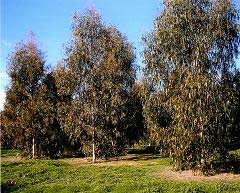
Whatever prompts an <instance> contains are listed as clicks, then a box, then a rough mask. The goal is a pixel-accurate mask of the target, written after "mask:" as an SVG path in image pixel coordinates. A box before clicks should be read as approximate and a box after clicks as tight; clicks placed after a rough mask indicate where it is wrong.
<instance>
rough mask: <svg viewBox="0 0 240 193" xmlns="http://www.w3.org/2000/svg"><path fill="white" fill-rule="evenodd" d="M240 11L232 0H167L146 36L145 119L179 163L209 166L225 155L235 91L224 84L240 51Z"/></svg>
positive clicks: (157, 137)
mask: <svg viewBox="0 0 240 193" xmlns="http://www.w3.org/2000/svg"><path fill="white" fill-rule="evenodd" d="M238 17H239V16H238V12H237V10H236V8H235V7H234V5H233V4H232V2H231V1H229V0H219V1H214V0H165V1H164V9H163V11H162V12H161V13H160V15H159V16H158V17H157V18H156V20H155V23H154V29H153V31H152V32H151V33H149V34H147V35H146V36H145V37H144V38H143V41H144V44H145V50H144V59H145V63H146V68H145V72H144V77H145V81H146V85H147V86H148V88H149V91H150V93H149V94H148V95H147V96H146V103H145V107H144V109H145V119H146V124H147V125H148V127H149V128H150V129H152V133H153V135H154V137H155V138H156V139H157V140H159V141H161V143H163V144H165V145H166V146H168V147H169V146H170V147H171V149H170V154H171V155H172V156H173V158H174V163H175V167H176V169H187V168H200V169H202V170H203V171H204V170H205V169H206V170H208V169H210V168H211V167H213V163H214V161H216V159H218V158H219V157H224V156H225V155H226V146H224V145H223V144H225V142H226V141H228V140H229V139H228V137H227V136H228V135H227V133H229V132H230V130H231V129H230V127H231V121H230V119H231V115H230V114H231V113H230V112H231V109H232V107H233V106H234V105H235V104H236V97H235V96H234V94H233V92H232V90H229V92H227V91H226V90H224V89H223V87H220V85H221V84H222V83H221V82H222V80H223V79H224V78H225V77H227V74H228V73H229V72H231V70H232V69H233V68H234V59H235V57H236V56H237V54H238V46H239V31H238V29H237V19H238ZM219 88H222V89H223V90H220V89H219ZM225 99H227V100H225ZM229 116H230V118H229Z"/></svg>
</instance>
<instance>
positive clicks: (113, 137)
mask: <svg viewBox="0 0 240 193" xmlns="http://www.w3.org/2000/svg"><path fill="white" fill-rule="evenodd" d="M72 33H73V39H72V41H71V42H70V44H69V46H68V47H67V49H66V59H65V61H64V66H63V67H60V69H58V70H57V71H56V73H57V72H59V73H62V72H64V71H65V73H66V74H68V75H69V76H68V75H63V76H61V75H60V74H59V75H57V74H56V75H57V76H58V77H59V79H58V80H57V81H58V83H57V84H58V86H59V87H58V90H59V91H58V92H59V93H63V94H64V95H65V94H67V93H69V94H68V96H69V97H70V98H69V99H70V100H69V101H67V102H66V103H64V105H61V103H60V104H59V106H60V108H59V115H60V120H61V124H62V128H64V129H65V130H66V132H67V133H68V134H69V136H70V138H71V140H72V141H73V142H74V141H78V140H80V141H81V143H82V145H83V146H84V147H83V149H84V150H85V152H86V153H90V152H89V150H91V148H90V147H89V146H90V145H91V143H92V144H93V145H96V147H97V150H96V152H97V153H98V154H99V155H105V156H106V157H107V156H108V155H110V154H112V153H113V154H115V155H116V153H117V152H119V151H122V147H123V145H124V143H125V142H124V136H123V135H124V123H123V122H124V117H125V115H124V111H123V107H124V105H125V104H126V103H127V101H128V97H129V90H130V89H131V87H132V84H133V83H134V78H135V70H134V66H133V61H134V54H133V48H132V45H131V44H130V43H129V42H128V41H127V40H126V38H125V37H124V36H123V35H122V34H121V33H120V32H119V31H118V30H117V29H116V28H115V27H112V26H110V27H109V26H105V25H104V24H103V22H102V21H101V17H100V15H99V13H97V12H96V11H95V10H87V11H86V12H85V13H83V14H75V15H74V17H73V23H72ZM69 77H70V78H69ZM70 79H71V80H70ZM63 82H67V84H68V85H69V84H70V85H71V86H66V85H65V84H64V83H63ZM61 85H62V87H61ZM109 151H111V152H112V153H107V152H109ZM114 152H115V153H114ZM93 153H94V152H93ZM117 154H118V153H117Z"/></svg>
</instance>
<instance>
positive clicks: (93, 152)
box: [92, 128, 96, 164]
mask: <svg viewBox="0 0 240 193" xmlns="http://www.w3.org/2000/svg"><path fill="white" fill-rule="evenodd" d="M94 129H95V128H94ZM92 163H93V164H95V163H96V152H95V131H94V130H93V143H92Z"/></svg>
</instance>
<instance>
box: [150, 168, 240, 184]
mask: <svg viewBox="0 0 240 193" xmlns="http://www.w3.org/2000/svg"><path fill="white" fill-rule="evenodd" d="M154 175H155V176H157V177H159V178H164V179H168V180H169V179H170V180H174V181H188V182H189V181H206V182H209V181H239V182H240V174H232V173H220V174H216V175H213V176H204V175H200V174H196V173H195V172H193V171H192V170H186V171H173V170H172V168H171V167H166V168H165V169H164V170H161V171H159V172H158V173H155V174H154Z"/></svg>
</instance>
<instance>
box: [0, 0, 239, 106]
mask: <svg viewBox="0 0 240 193" xmlns="http://www.w3.org/2000/svg"><path fill="white" fill-rule="evenodd" d="M0 1H1V7H0V8H1V10H0V12H1V38H0V48H1V49H0V110H1V109H2V104H3V102H4V95H5V89H6V87H7V85H8V82H9V80H8V78H7V75H6V63H7V62H6V61H7V60H6V58H7V55H8V54H9V53H10V52H11V51H12V50H13V49H14V46H15V44H16V43H17V42H19V41H20V40H24V39H26V38H27V35H28V33H29V31H33V32H34V33H35V35H36V39H37V41H38V44H39V46H40V48H41V49H42V50H43V51H44V53H45V56H46V60H47V64H50V65H52V66H54V65H55V64H56V63H57V62H58V61H59V60H61V58H62V57H63V55H64V44H66V43H67V42H68V41H69V40H70V38H71V30H70V27H71V17H72V15H73V13H74V12H75V11H78V10H79V11H83V10H84V9H86V8H87V7H90V6H94V7H95V8H96V9H97V10H98V11H99V12H100V13H101V14H102V17H103V21H104V22H105V23H106V24H112V25H115V26H117V27H118V28H119V30H120V31H121V32H122V33H124V34H125V35H126V36H127V38H128V39H129V40H130V41H131V42H133V43H134V46H135V48H136V54H137V61H136V62H138V63H141V60H142V59H141V58H140V51H141V37H142V35H143V34H144V33H145V32H148V31H150V29H151V28H152V24H153V20H154V18H155V17H156V16H157V15H158V13H159V11H160V9H161V7H162V6H161V5H162V1H161V0H119V1H114V0H41V1H40V0H0ZM235 3H236V4H238V7H240V5H239V4H240V2H239V0H235ZM238 63H239V64H240V62H238Z"/></svg>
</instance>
